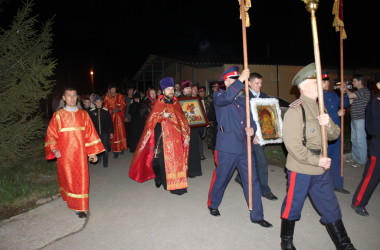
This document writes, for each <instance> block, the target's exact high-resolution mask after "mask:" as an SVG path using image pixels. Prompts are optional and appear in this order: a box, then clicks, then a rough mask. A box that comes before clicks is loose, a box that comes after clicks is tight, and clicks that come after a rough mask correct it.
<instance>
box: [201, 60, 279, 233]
mask: <svg viewBox="0 0 380 250" xmlns="http://www.w3.org/2000/svg"><path fill="white" fill-rule="evenodd" d="M248 76H249V69H245V70H244V71H243V72H242V75H241V76H239V68H238V67H237V66H232V67H230V68H229V69H227V70H226V71H225V72H224V73H223V74H222V76H221V78H222V79H223V80H224V83H225V85H226V87H227V89H226V90H219V91H217V92H215V93H214V106H215V111H216V119H217V121H218V134H217V139H216V147H215V152H214V159H215V163H216V169H215V170H214V174H213V177H212V179H211V184H210V191H209V197H208V202H207V205H208V208H209V210H210V214H211V215H213V216H219V215H220V213H219V210H218V207H219V205H220V203H221V202H222V198H223V194H224V191H225V189H226V187H227V185H228V182H229V180H230V179H231V176H232V175H233V173H234V171H235V169H236V168H237V169H238V170H239V173H240V174H241V178H242V182H243V190H244V195H245V198H246V200H247V203H248V185H251V186H252V190H253V192H252V211H251V212H250V219H251V221H252V222H253V223H256V224H259V225H260V226H262V227H272V224H270V223H269V222H268V221H266V220H264V215H263V205H262V202H261V193H260V185H259V181H258V179H257V172H256V168H255V161H254V159H253V158H252V183H248V159H247V158H248V157H247V138H251V137H248V136H247V135H249V136H254V131H256V124H255V122H254V121H253V119H251V124H252V127H253V129H252V128H247V123H246V111H245V107H246V106H245V96H244V95H241V93H242V90H243V89H244V83H243V81H244V80H245V79H247V78H248Z"/></svg>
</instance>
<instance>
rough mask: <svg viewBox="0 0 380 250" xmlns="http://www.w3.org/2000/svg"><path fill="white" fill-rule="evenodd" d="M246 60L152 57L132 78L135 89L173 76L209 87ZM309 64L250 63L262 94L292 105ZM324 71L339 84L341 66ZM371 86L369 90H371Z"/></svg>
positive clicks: (367, 75) (363, 71)
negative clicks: (296, 80) (260, 79)
mask: <svg viewBox="0 0 380 250" xmlns="http://www.w3.org/2000/svg"><path fill="white" fill-rule="evenodd" d="M242 62H243V59H242V58H238V57H236V58H227V57H210V56H198V55H196V56H158V55H150V56H149V57H148V58H147V60H146V61H145V62H144V64H143V65H142V66H141V67H140V69H139V70H138V71H137V72H136V74H135V75H134V76H133V78H132V83H133V86H134V87H135V88H138V89H140V90H144V91H145V90H146V89H147V88H148V87H154V88H156V89H157V88H158V87H159V81H160V79H162V78H163V77H166V76H171V77H173V78H174V81H175V82H176V83H180V82H181V81H182V80H190V81H192V82H193V83H199V85H203V86H207V87H206V88H207V91H209V88H208V87H209V86H210V83H212V82H215V81H219V80H220V79H219V76H220V74H221V72H223V71H224V70H225V69H227V68H228V67H230V66H232V65H238V66H239V67H240V69H242V68H243V65H242ZM304 66H305V65H275V64H249V69H250V71H251V72H259V73H260V74H261V75H262V76H263V79H264V85H263V88H262V91H263V92H265V93H267V94H268V95H271V96H276V97H280V98H282V99H285V100H287V101H288V102H292V101H294V100H296V99H297V98H298V97H299V91H298V89H297V88H294V87H292V85H291V82H292V79H293V77H294V76H295V74H296V73H297V72H298V71H299V70H300V69H302V68H303V67H304ZM322 71H328V72H329V74H330V79H331V80H332V81H333V82H334V81H338V77H339V67H322ZM378 72H380V68H378V69H369V68H355V69H353V68H345V70H344V75H345V77H344V79H346V80H351V78H352V75H353V74H356V73H360V74H363V75H364V76H365V78H366V79H367V81H368V83H371V81H370V80H371V79H373V76H374V74H375V73H378ZM371 87H372V86H371V84H369V88H370V89H371Z"/></svg>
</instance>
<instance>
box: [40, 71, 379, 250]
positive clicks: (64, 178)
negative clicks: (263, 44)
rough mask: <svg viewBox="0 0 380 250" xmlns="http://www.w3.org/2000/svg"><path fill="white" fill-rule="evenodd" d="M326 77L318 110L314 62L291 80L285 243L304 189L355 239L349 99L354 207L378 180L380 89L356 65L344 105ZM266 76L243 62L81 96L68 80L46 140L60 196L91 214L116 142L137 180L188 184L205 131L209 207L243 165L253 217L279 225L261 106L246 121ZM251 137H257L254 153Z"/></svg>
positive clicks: (196, 170) (342, 242)
mask: <svg viewBox="0 0 380 250" xmlns="http://www.w3.org/2000/svg"><path fill="white" fill-rule="evenodd" d="M322 79H323V89H324V104H325V109H326V113H320V112H319V108H318V91H317V80H316V69H315V65H314V64H309V65H307V66H306V67H304V68H303V69H302V70H300V71H299V72H298V73H297V75H296V76H295V77H294V79H293V81H292V85H293V86H295V87H297V88H298V89H299V92H300V94H301V95H300V98H299V99H297V100H296V101H295V102H293V103H292V104H290V106H289V109H288V110H287V112H286V113H285V116H284V119H283V127H282V132H281V133H280V134H282V138H281V139H282V140H283V142H284V144H285V147H286V150H287V151H288V155H287V160H286V170H287V172H286V173H287V178H288V183H287V187H284V188H286V189H287V194H286V197H284V200H283V205H282V208H281V220H282V224H281V235H280V237H281V249H295V247H294V245H293V234H294V228H295V223H296V221H297V220H299V219H300V218H301V211H302V208H303V204H304V201H305V199H306V198H307V197H310V198H311V200H312V202H313V205H314V206H315V209H316V210H317V211H318V212H319V214H320V215H321V219H320V221H321V223H322V224H323V225H325V226H326V229H327V231H328V233H329V235H330V236H331V239H332V240H333V242H334V244H335V246H336V248H337V249H355V248H354V246H353V244H352V243H351V241H350V238H349V237H348V235H347V233H346V230H345V228H344V225H343V221H342V215H341V212H340V208H339V204H338V200H337V198H336V195H335V192H340V193H343V194H350V192H349V191H348V190H346V189H344V177H343V176H341V174H340V173H341V172H340V171H341V170H340V166H341V162H340V161H341V157H340V154H341V138H340V126H341V124H340V120H341V116H344V115H345V109H346V108H350V115H351V142H352V152H351V159H349V160H348V161H350V163H352V166H353V167H363V168H364V173H363V179H362V181H361V182H360V183H359V185H358V188H357V190H356V191H355V193H354V196H353V200H352V208H353V209H354V210H355V212H356V213H357V214H359V215H362V216H368V215H369V214H368V212H367V210H366V208H365V207H366V205H367V204H368V202H369V200H370V197H371V195H372V193H373V191H374V190H375V188H376V186H377V184H378V182H379V181H380V167H379V163H378V162H377V161H376V160H377V157H378V156H379V154H380V152H379V151H380V150H379V149H380V147H379V145H378V144H379V139H380V131H379V128H380V126H378V125H376V124H377V121H379V115H380V112H379V111H380V110H379V107H380V106H379V103H380V97H379V95H378V94H377V95H376V96H374V98H372V99H371V91H370V90H369V89H368V88H367V87H366V85H365V82H364V78H363V76H362V75H354V77H353V87H354V88H355V91H353V90H351V89H349V88H348V87H347V86H346V84H344V83H341V84H339V86H340V88H339V90H340V91H341V93H342V94H343V95H344V105H343V106H342V105H341V101H340V96H339V95H340V93H338V94H339V95H338V94H337V92H335V91H331V90H330V89H331V86H330V81H329V76H328V74H324V75H323V76H322ZM244 81H248V85H249V91H248V93H246V92H245V91H244V87H245V85H244ZM375 83H376V86H377V88H378V89H380V75H379V76H377V75H376V79H375ZM262 86H263V77H262V76H261V75H260V74H259V73H257V72H253V73H251V72H250V71H249V69H245V70H243V71H241V72H240V71H239V68H238V67H237V66H232V67H230V68H228V69H226V70H225V71H224V72H223V73H222V74H221V79H220V81H215V82H213V83H211V84H210V86H199V84H193V83H192V82H191V81H190V80H183V81H181V82H180V83H175V82H174V79H173V78H172V77H165V78H162V79H161V80H160V89H154V88H149V89H148V90H147V91H146V92H145V93H144V92H142V91H138V90H135V89H134V88H129V89H128V90H127V92H126V94H125V95H123V94H121V93H118V91H117V88H116V86H115V85H113V84H110V85H109V86H108V90H107V93H106V94H104V95H99V94H91V95H89V96H82V97H81V98H80V99H81V100H80V101H79V100H78V99H79V95H78V93H77V91H76V90H75V89H73V88H68V89H66V90H65V91H64V93H63V96H62V99H61V101H60V102H58V101H57V102H56V105H55V106H56V107H55V109H56V110H57V111H56V112H55V113H54V115H53V117H52V119H51V121H50V124H49V126H48V129H47V134H46V140H45V150H46V158H47V159H55V158H56V159H57V172H58V182H59V188H60V192H61V197H62V199H63V200H64V201H65V202H67V205H68V207H69V208H70V209H72V210H74V211H75V212H76V214H77V215H78V216H79V217H80V218H85V217H86V216H87V211H88V209H89V205H88V199H89V197H88V194H89V174H88V164H89V162H90V164H101V163H102V164H103V167H105V168H107V167H109V164H108V152H109V151H112V155H113V157H114V158H118V157H119V155H120V154H123V153H124V152H125V151H126V150H129V151H130V152H131V153H133V159H132V162H131V166H130V169H129V177H130V178H132V179H133V180H135V181H137V182H145V181H148V180H150V179H154V184H155V187H156V188H160V187H163V189H165V190H167V191H169V192H170V193H172V194H175V195H183V194H186V193H187V188H188V181H187V179H188V178H196V177H198V176H202V160H205V159H206V157H205V156H204V149H203V145H204V143H203V141H204V140H206V141H207V144H206V145H207V148H208V149H210V150H213V153H214V162H215V166H216V168H215V170H214V173H213V177H212V179H211V180H210V188H209V195H208V199H207V207H208V209H209V212H210V214H211V215H212V216H220V214H221V213H220V211H219V209H218V208H219V205H220V204H221V202H222V199H223V194H224V191H225V189H226V187H227V185H228V183H229V181H230V179H231V178H232V176H233V175H234V173H235V170H237V172H238V174H237V175H236V178H235V181H236V182H238V183H239V184H240V185H241V187H242V189H243V192H244V195H245V198H246V200H247V204H250V202H251V205H252V209H251V210H250V211H249V217H250V221H251V222H252V223H254V224H258V225H260V226H262V227H264V228H268V227H272V224H271V223H270V222H268V221H267V220H265V219H264V209H263V206H262V201H261V199H262V197H264V198H266V199H268V200H277V199H278V197H277V196H276V195H275V194H273V193H272V191H271V189H270V187H269V181H268V179H269V176H268V160H267V158H266V155H265V152H264V148H265V142H264V141H263V139H262V136H259V135H258V134H257V131H258V129H257V128H258V127H259V126H260V127H262V126H263V121H262V120H260V116H259V119H258V120H254V119H253V118H252V115H251V116H250V119H251V121H249V123H248V122H247V120H246V98H249V99H250V100H251V101H253V102H254V101H255V100H257V99H268V98H271V97H270V96H268V95H266V94H265V93H263V92H261V88H262ZM207 92H209V95H206V93H207ZM247 124H250V125H249V126H247ZM268 124H271V125H270V128H269V129H266V131H270V133H275V132H276V130H278V129H280V126H278V124H275V123H274V122H272V121H271V122H270V123H268ZM321 126H324V127H325V128H326V133H327V139H328V140H329V145H328V152H327V156H324V154H323V152H322V144H323V142H322V139H321ZM259 131H260V130H259ZM277 132H278V131H277ZM367 135H368V138H369V139H370V142H369V144H368V145H369V146H368V149H369V150H367ZM248 141H250V142H251V143H252V148H251V152H249V153H248V151H247V142H248ZM248 154H249V155H250V156H251V157H247V155H248ZM368 156H369V157H368ZM248 159H250V160H251V162H250V163H249V162H248ZM249 165H251V166H252V175H251V176H250V177H249V176H248V166H249ZM249 180H250V181H251V182H249ZM250 189H251V190H253V191H252V192H250Z"/></svg>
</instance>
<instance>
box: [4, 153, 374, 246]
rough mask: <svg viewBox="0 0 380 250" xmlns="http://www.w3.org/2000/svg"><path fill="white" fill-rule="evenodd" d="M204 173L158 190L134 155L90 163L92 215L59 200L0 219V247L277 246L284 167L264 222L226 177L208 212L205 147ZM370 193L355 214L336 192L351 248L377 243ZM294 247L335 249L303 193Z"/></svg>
mask: <svg viewBox="0 0 380 250" xmlns="http://www.w3.org/2000/svg"><path fill="white" fill-rule="evenodd" d="M206 151H207V152H206V157H207V158H208V159H207V160H205V161H202V168H203V176H201V177H197V178H195V179H189V185H190V187H189V189H188V191H189V193H187V194H185V195H183V196H177V195H173V194H170V193H169V192H167V191H164V190H163V189H162V188H160V189H157V188H156V187H155V186H154V182H153V181H152V180H151V181H148V182H145V183H137V182H134V181H132V180H131V179H129V178H128V170H129V164H130V161H131V158H132V154H130V153H129V152H127V153H125V154H124V155H122V156H120V157H119V159H110V167H109V168H108V169H104V168H102V167H101V166H100V165H91V171H90V173H91V192H90V209H91V212H90V215H89V218H88V219H87V220H81V219H79V218H77V217H75V216H74V214H73V212H71V211H69V210H68V209H66V207H65V204H64V203H63V202H62V200H61V199H57V200H54V201H52V202H49V203H47V204H45V205H43V206H41V207H39V208H37V209H34V210H32V211H30V212H28V213H25V214H22V215H19V216H16V217H14V218H12V219H10V220H6V221H3V222H1V223H0V239H1V240H0V249H4V250H8V249H39V248H42V249H46V250H47V249H49V250H50V249H70V250H74V249H78V250H79V249H80V250H83V249H91V250H94V249H102V250H103V249H176V250H178V249H259V250H260V249H263V250H267V249H279V244H280V237H279V234H280V223H281V220H280V207H281V204H282V199H283V198H284V196H285V184H286V180H285V175H284V171H283V168H281V167H278V166H270V167H269V168H270V185H271V188H272V191H273V193H275V194H276V195H277V196H278V197H280V199H279V200H278V201H269V200H266V199H263V205H264V211H265V218H266V219H267V220H268V221H270V222H271V223H273V225H274V227H273V228H270V229H264V228H261V227H260V226H258V225H256V224H252V223H251V222H250V220H249V213H248V211H247V206H246V204H245V200H244V196H243V192H242V190H241V188H240V186H239V185H238V184H236V183H235V182H234V181H231V182H230V184H229V186H228V187H227V190H226V193H225V195H224V199H223V202H222V205H221V206H220V208H219V209H220V212H221V216H219V217H213V216H211V215H209V212H208V209H207V205H206V201H207V194H208V188H209V183H210V179H211V174H212V170H213V168H214V165H213V161H212V153H211V151H209V150H206ZM361 173H362V169H354V168H352V167H350V166H348V167H347V168H346V188H347V189H349V190H350V191H351V192H353V191H354V189H355V188H356V185H357V184H358V182H359V178H360V176H361ZM379 192H380V191H379V189H377V190H376V192H375V193H374V195H373V197H372V200H371V202H370V204H369V205H368V206H367V209H368V211H369V213H370V216H369V217H361V216H359V215H357V214H355V212H354V211H353V210H352V209H351V208H350V201H351V198H352V195H343V194H340V193H338V194H337V196H338V199H339V202H340V205H341V208H342V213H343V221H344V223H345V226H346V228H347V231H348V233H349V235H350V237H351V239H352V241H353V243H354V245H355V246H356V247H357V249H361V250H366V249H368V250H373V249H380V237H379V233H378V230H379V228H380V196H379ZM294 243H295V246H296V247H297V249H308V250H310V249H324V250H325V249H335V248H334V246H333V243H332V241H331V240H330V238H329V236H328V233H327V231H326V229H325V228H324V226H322V225H321V224H320V223H319V216H318V214H317V213H316V211H315V210H314V209H313V208H312V206H311V203H310V202H309V201H308V200H307V201H306V202H305V207H304V210H303V213H302V219H301V221H299V222H297V223H296V229H295V239H294Z"/></svg>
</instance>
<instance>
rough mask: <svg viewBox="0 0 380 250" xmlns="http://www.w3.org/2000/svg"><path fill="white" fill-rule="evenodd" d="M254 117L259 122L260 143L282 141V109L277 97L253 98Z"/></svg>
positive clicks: (257, 132) (258, 134)
mask: <svg viewBox="0 0 380 250" xmlns="http://www.w3.org/2000/svg"><path fill="white" fill-rule="evenodd" d="M250 102H251V113H252V118H253V120H254V121H255V122H256V124H257V131H256V135H257V137H258V138H259V143H260V145H265V144H269V143H282V118H281V109H280V105H279V103H278V100H277V99H276V98H252V99H251V101H250Z"/></svg>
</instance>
